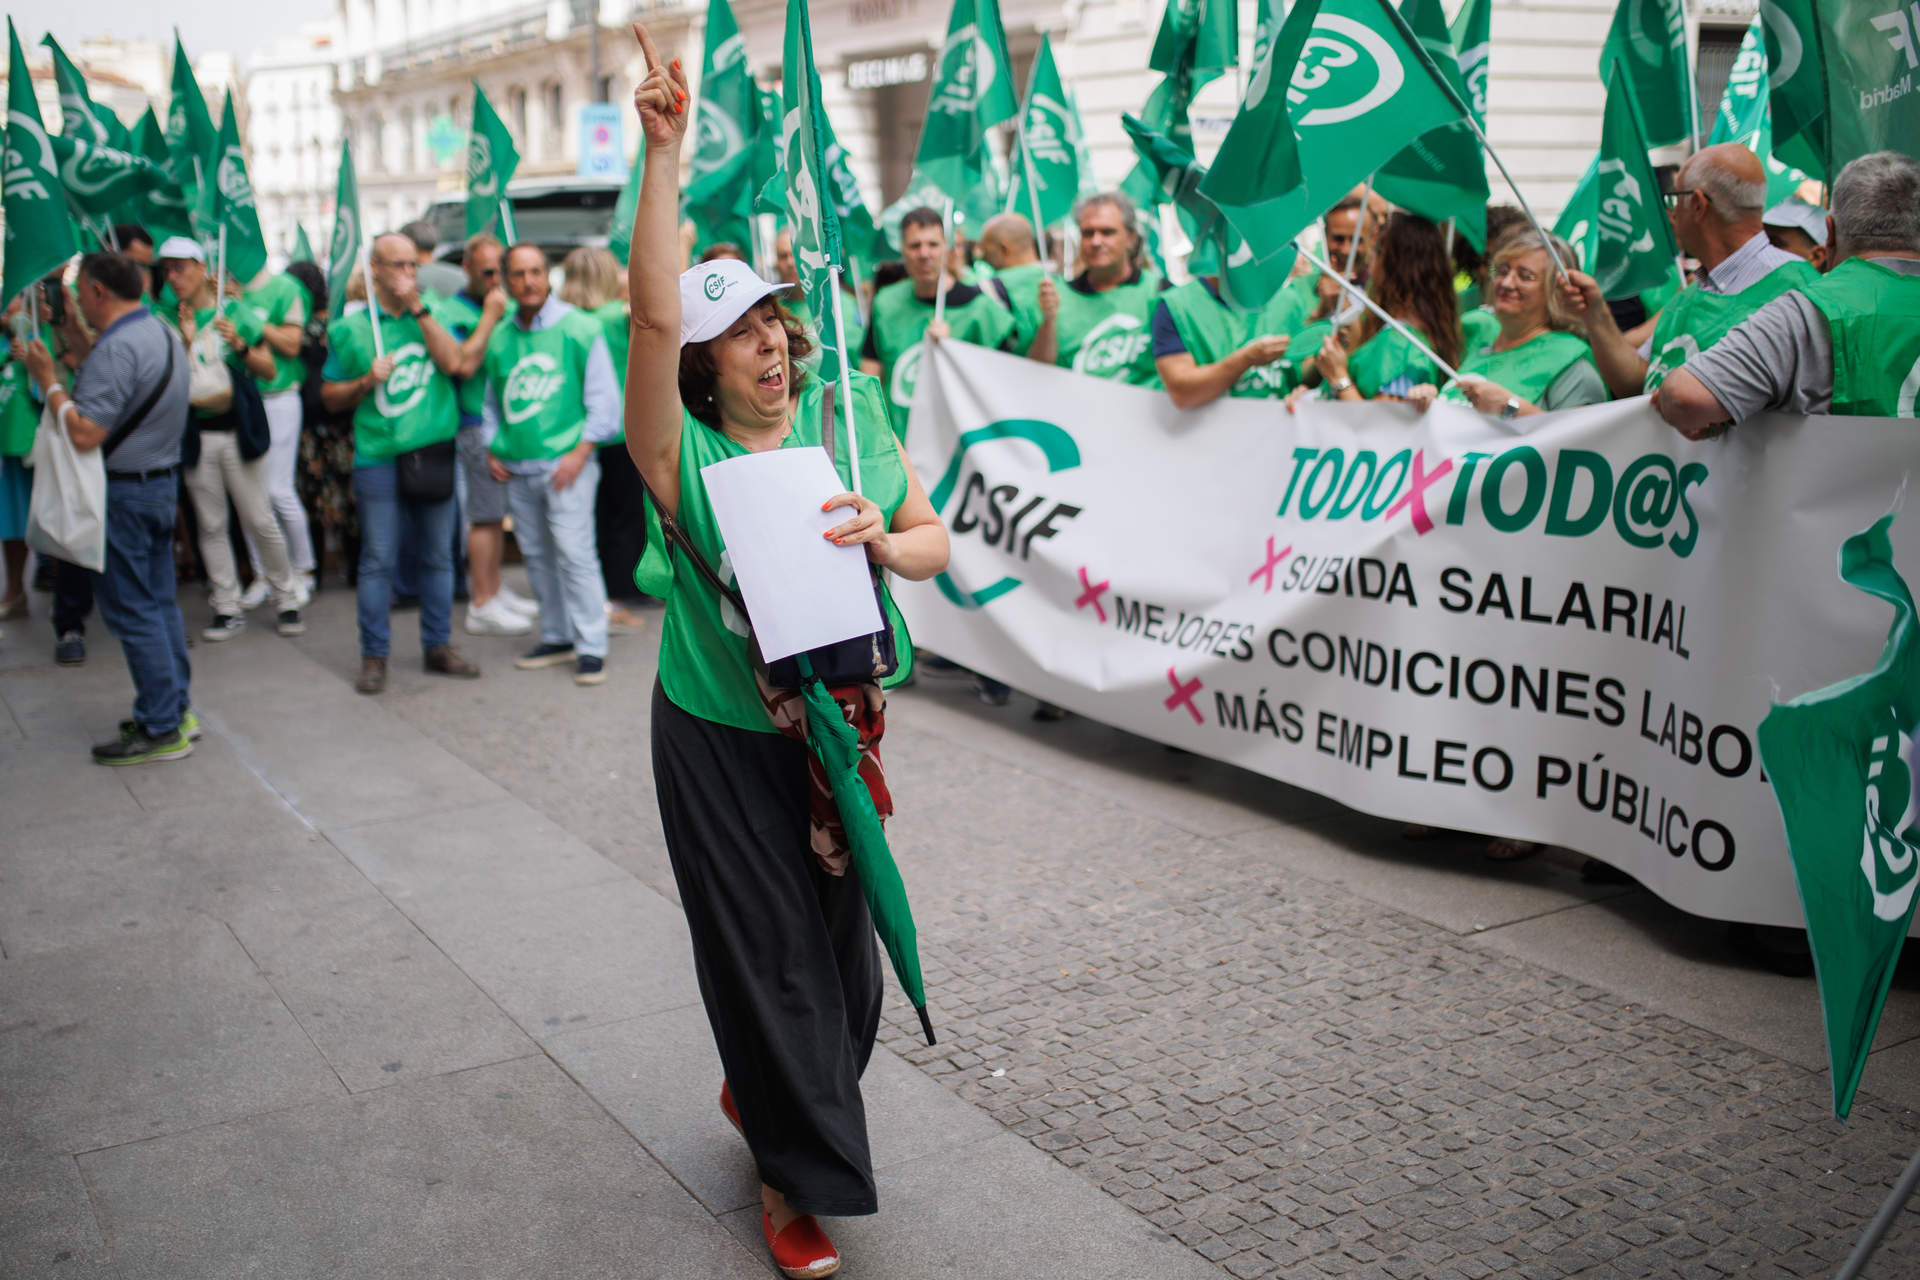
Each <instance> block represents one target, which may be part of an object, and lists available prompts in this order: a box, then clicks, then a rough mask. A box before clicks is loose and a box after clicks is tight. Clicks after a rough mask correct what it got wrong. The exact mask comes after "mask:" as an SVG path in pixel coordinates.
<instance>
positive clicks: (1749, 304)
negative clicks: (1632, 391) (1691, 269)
mask: <svg viewBox="0 0 1920 1280" xmlns="http://www.w3.org/2000/svg"><path fill="white" fill-rule="evenodd" d="M1819 278H1820V273H1819V272H1818V271H1815V270H1814V269H1813V264H1812V263H1810V262H1802V261H1801V260H1800V259H1798V258H1795V259H1794V260H1793V261H1792V262H1783V263H1781V264H1780V265H1779V266H1777V267H1775V268H1774V269H1773V270H1771V271H1769V272H1767V274H1766V275H1764V276H1761V277H1760V278H1759V279H1758V280H1756V281H1754V282H1753V283H1752V284H1750V285H1748V286H1747V287H1746V288H1744V289H1742V290H1741V291H1740V292H1739V293H1708V292H1707V291H1706V290H1705V289H1702V288H1701V287H1700V286H1699V285H1697V284H1693V285H1688V286H1687V287H1686V288H1684V289H1682V290H1681V291H1680V292H1679V293H1677V294H1675V295H1674V297H1673V299H1672V301H1670V302H1668V303H1667V305H1666V306H1664V307H1662V308H1660V318H1659V319H1658V320H1656V321H1654V325H1653V358H1652V359H1651V360H1649V361H1648V362H1647V379H1646V384H1645V386H1644V387H1643V390H1646V391H1649V392H1651V391H1658V390H1659V389H1660V384H1661V383H1662V382H1665V381H1666V380H1667V375H1668V374H1670V373H1672V372H1673V371H1674V370H1675V369H1678V368H1679V367H1680V366H1681V365H1683V364H1685V363H1686V362H1687V361H1688V360H1689V359H1691V358H1692V357H1694V356H1697V355H1699V354H1700V353H1701V352H1702V351H1705V350H1706V349H1707V348H1708V347H1711V346H1712V345H1713V344H1714V343H1716V342H1718V341H1720V339H1722V338H1724V337H1726V336H1727V330H1729V329H1731V328H1733V326H1735V325H1736V324H1739V323H1740V322H1741V321H1742V320H1745V319H1746V318H1747V317H1748V316H1750V315H1752V314H1753V313H1754V312H1756V311H1758V310H1759V309H1760V308H1761V307H1764V306H1765V305H1767V303H1769V302H1772V301H1773V300H1774V299H1775V298H1777V297H1779V296H1780V295H1781V294H1783V293H1786V292H1788V291H1789V290H1792V289H1799V288H1802V287H1804V286H1805V285H1806V284H1807V283H1808V282H1809V281H1813V280H1818V279H1819Z"/></svg>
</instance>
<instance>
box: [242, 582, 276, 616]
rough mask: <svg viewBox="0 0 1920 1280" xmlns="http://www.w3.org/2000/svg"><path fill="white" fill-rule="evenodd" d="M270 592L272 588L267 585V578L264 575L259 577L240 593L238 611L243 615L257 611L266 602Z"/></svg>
mask: <svg viewBox="0 0 1920 1280" xmlns="http://www.w3.org/2000/svg"><path fill="white" fill-rule="evenodd" d="M272 590H273V588H272V587H270V586H268V585H267V576H266V575H265V574H261V575H259V576H258V577H256V578H255V579H254V580H253V581H252V583H250V584H249V585H248V587H247V589H246V590H245V591H242V592H241V593H240V611H241V612H242V613H245V612H247V611H249V610H252V609H258V608H259V607H260V606H261V605H263V604H265V603H266V602H267V593H268V592H269V591H272Z"/></svg>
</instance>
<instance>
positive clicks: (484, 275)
mask: <svg viewBox="0 0 1920 1280" xmlns="http://www.w3.org/2000/svg"><path fill="white" fill-rule="evenodd" d="M474 274H475V275H477V276H479V277H480V278H481V279H482V280H492V279H494V278H495V277H496V276H498V275H499V274H500V268H498V267H488V268H487V269H486V270H485V271H476V272H474Z"/></svg>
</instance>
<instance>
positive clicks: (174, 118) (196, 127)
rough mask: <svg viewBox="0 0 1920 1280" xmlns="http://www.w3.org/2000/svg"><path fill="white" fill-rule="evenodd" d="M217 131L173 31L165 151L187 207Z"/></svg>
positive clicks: (192, 200) (191, 206) (211, 148)
mask: <svg viewBox="0 0 1920 1280" xmlns="http://www.w3.org/2000/svg"><path fill="white" fill-rule="evenodd" d="M219 136H220V135H219V131H218V130H216V129H215V128H214V127H213V115H212V113H210V112H209V111H208V110H207V100H206V98H205V96H203V95H202V94H201V92H200V82H199V81H198V80H196V79H194V78H193V63H191V62H189V61H187V47H186V46H185V45H183V44H181V43H180V33H179V32H178V31H176V32H174V33H173V94H172V98H171V99H170V100H169V102H168V103H167V152H168V154H169V155H170V156H171V157H172V160H173V180H174V183H175V185H177V186H179V187H181V188H183V189H184V190H185V191H186V194H187V207H188V208H189V209H191V208H193V207H194V202H195V193H196V192H197V191H198V190H199V189H200V180H201V173H200V171H201V170H202V169H203V168H205V167H206V160H207V157H208V156H209V155H211V154H212V153H213V146H214V142H215V141H216V140H217V139H218V138H219Z"/></svg>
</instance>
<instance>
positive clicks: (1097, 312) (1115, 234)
mask: <svg viewBox="0 0 1920 1280" xmlns="http://www.w3.org/2000/svg"><path fill="white" fill-rule="evenodd" d="M1073 220H1074V222H1075V224H1076V225H1077V226H1078V227H1079V230H1080V261H1081V264H1082V265H1081V271H1080V274H1079V275H1077V276H1075V277H1074V278H1073V279H1071V280H1069V281H1067V283H1066V287H1065V288H1064V289H1062V288H1061V287H1060V286H1059V285H1057V284H1056V283H1055V282H1054V281H1053V280H1052V279H1051V278H1049V279H1046V280H1043V281H1041V282H1040V289H1039V297H1038V305H1039V308H1040V314H1041V322H1040V328H1039V330H1038V331H1037V332H1036V333H1035V335H1034V340H1033V345H1032V347H1031V348H1030V349H1029V350H1028V352H1027V354H1028V356H1029V357H1031V358H1032V359H1035V360H1039V361H1041V362H1042V363H1049V362H1050V363H1053V364H1057V365H1059V366H1060V367H1061V368H1063V369H1072V370H1074V371H1075V372H1076V373H1084V374H1088V375H1091V376H1092V377H1096V378H1115V379H1118V380H1120V381H1123V382H1129V383H1132V384H1133V385H1134V386H1136V387H1157V386H1159V385H1160V376H1159V373H1158V370H1157V369H1156V368H1155V366H1154V359H1153V341H1152V337H1151V332H1150V326H1151V325H1152V323H1153V312H1154V306H1155V303H1156V301H1157V299H1158V297H1159V295H1160V292H1161V290H1163V289H1165V288H1166V287H1167V285H1166V281H1165V280H1163V279H1161V278H1160V275H1159V273H1158V272H1156V271H1154V270H1152V269H1151V268H1149V267H1148V266H1146V264H1145V259H1144V254H1143V253H1142V246H1141V240H1140V226H1139V215H1138V213H1137V212H1136V211H1135V210H1134V207H1133V201H1132V200H1130V199H1128V198H1127V197H1126V195H1125V194H1123V193H1121V192H1119V191H1108V192H1102V193H1100V194H1098V195H1092V196H1088V197H1087V198H1086V199H1084V200H1082V201H1080V202H1079V204H1078V205H1077V206H1076V207H1075V208H1074V211H1073Z"/></svg>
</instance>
